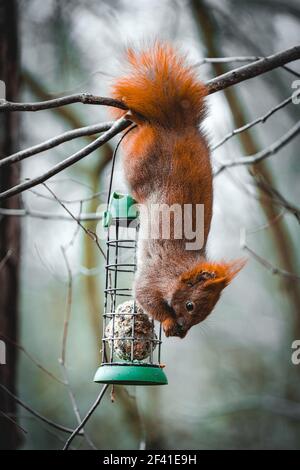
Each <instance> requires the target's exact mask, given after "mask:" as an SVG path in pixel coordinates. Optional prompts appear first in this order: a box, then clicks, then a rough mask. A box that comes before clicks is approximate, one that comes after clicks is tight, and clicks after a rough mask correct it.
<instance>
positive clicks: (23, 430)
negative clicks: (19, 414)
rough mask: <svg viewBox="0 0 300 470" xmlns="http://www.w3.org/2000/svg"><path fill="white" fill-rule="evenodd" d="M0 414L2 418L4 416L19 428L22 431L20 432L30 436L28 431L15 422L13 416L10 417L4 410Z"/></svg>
mask: <svg viewBox="0 0 300 470" xmlns="http://www.w3.org/2000/svg"><path fill="white" fill-rule="evenodd" d="M0 413H1V414H2V416H4V418H6V419H8V421H10V422H11V423H13V424H14V425H15V426H17V428H18V429H20V431H22V432H23V433H24V434H28V431H26V429H24V428H23V427H22V426H20V425H19V423H17V421H15V420H14V419H13V418H12V417H11V416H9V415H8V414H7V413H4V411H2V410H0Z"/></svg>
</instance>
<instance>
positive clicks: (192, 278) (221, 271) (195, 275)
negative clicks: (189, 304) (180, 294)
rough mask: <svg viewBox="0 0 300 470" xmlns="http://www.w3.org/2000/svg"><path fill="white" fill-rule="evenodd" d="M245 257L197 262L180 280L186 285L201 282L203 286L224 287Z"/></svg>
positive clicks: (241, 266) (239, 268)
mask: <svg viewBox="0 0 300 470" xmlns="http://www.w3.org/2000/svg"><path fill="white" fill-rule="evenodd" d="M245 263H246V260H245V259H239V260H235V261H231V262H221V263H210V262H208V261H205V262H201V263H199V264H197V265H196V266H195V267H194V268H192V269H190V270H189V271H186V272H185V273H183V274H182V275H181V281H183V282H185V283H187V285H188V286H191V287H192V286H194V285H197V284H198V283H203V285H205V287H206V286H207V287H208V286H215V287H217V285H218V287H221V285H222V288H224V287H226V286H227V285H228V284H229V283H230V282H231V281H232V279H233V278H234V277H235V276H236V275H237V273H238V272H239V271H240V270H241V269H242V268H243V266H244V265H245Z"/></svg>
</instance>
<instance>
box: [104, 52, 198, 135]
mask: <svg viewBox="0 0 300 470" xmlns="http://www.w3.org/2000/svg"><path fill="white" fill-rule="evenodd" d="M127 58H128V62H129V73H128V75H126V76H124V77H121V78H119V79H118V80H117V81H116V82H115V84H114V85H113V87H112V95H113V97H114V98H116V99H118V100H121V101H123V102H124V103H125V104H126V105H127V106H128V108H129V109H130V110H131V112H132V113H133V114H135V115H136V116H137V117H140V118H141V119H145V120H147V121H151V122H152V123H155V122H156V123H159V124H160V125H163V126H164V127H170V128H174V127H182V126H186V125H197V124H198V123H199V120H200V119H201V115H202V113H203V112H204V104H203V103H204V101H203V100H204V98H205V96H206V95H207V89H206V87H205V86H204V84H202V83H201V82H199V81H198V80H197V77H196V75H195V72H194V71H193V69H192V68H191V67H189V66H187V65H186V64H185V63H184V60H183V59H182V58H181V57H178V55H176V53H175V52H174V50H173V49H172V47H170V46H169V45H164V46H163V45H161V44H159V43H156V44H155V45H154V47H152V48H151V49H149V50H147V51H143V52H140V53H139V52H135V51H134V50H133V49H129V50H128V51H127Z"/></svg>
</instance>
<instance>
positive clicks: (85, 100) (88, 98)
mask: <svg viewBox="0 0 300 470" xmlns="http://www.w3.org/2000/svg"><path fill="white" fill-rule="evenodd" d="M74 103H82V104H95V105H102V106H112V107H114V108H120V109H125V110H127V107H126V106H125V105H124V103H122V101H118V100H114V99H112V98H105V97H103V96H95V95H92V94H89V93H78V94H74V95H69V96H62V97H60V98H54V99H52V100H46V101H38V102H36V103H12V102H10V101H5V100H0V112H1V111H42V110H45V109H53V108H59V107H61V106H66V105H68V104H74Z"/></svg>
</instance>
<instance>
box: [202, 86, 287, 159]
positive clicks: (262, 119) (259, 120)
mask: <svg viewBox="0 0 300 470" xmlns="http://www.w3.org/2000/svg"><path fill="white" fill-rule="evenodd" d="M292 100H293V95H292V96H290V97H289V98H286V99H285V100H283V101H282V102H281V103H279V104H277V105H276V106H274V108H272V109H270V110H269V111H268V112H267V113H266V114H264V115H263V116H260V117H258V118H256V119H254V120H253V121H251V122H249V123H248V124H245V125H244V126H242V127H239V128H238V129H234V130H233V131H231V132H229V133H228V134H227V135H226V136H225V137H223V139H222V140H220V141H219V142H218V143H217V144H216V145H214V146H213V147H212V149H211V150H212V151H214V150H216V149H217V148H219V147H220V146H221V145H223V144H225V142H227V141H228V140H229V139H231V138H232V137H234V136H235V135H238V134H240V133H241V132H244V131H247V130H248V129H251V127H253V126H255V125H256V124H259V123H262V124H264V123H265V122H266V121H267V120H268V119H269V117H271V116H272V115H273V114H274V113H276V111H279V110H280V109H282V108H284V107H285V106H286V105H288V104H289V103H291V102H292Z"/></svg>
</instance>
